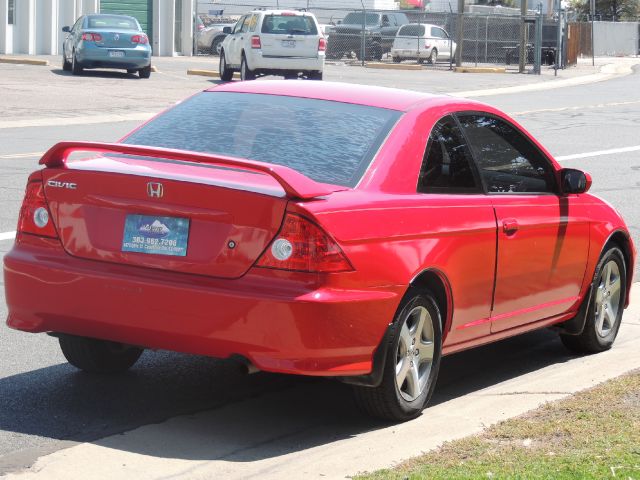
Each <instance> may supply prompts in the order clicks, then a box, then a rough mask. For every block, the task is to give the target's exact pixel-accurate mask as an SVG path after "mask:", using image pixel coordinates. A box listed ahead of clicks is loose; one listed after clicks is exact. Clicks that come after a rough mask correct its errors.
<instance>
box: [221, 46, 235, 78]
mask: <svg viewBox="0 0 640 480" xmlns="http://www.w3.org/2000/svg"><path fill="white" fill-rule="evenodd" d="M218 72H219V74H220V80H222V81H223V82H230V81H231V79H232V78H233V70H231V69H230V68H229V67H228V66H227V59H226V57H225V54H224V50H221V51H220V66H219V67H218Z"/></svg>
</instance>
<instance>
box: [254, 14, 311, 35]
mask: <svg viewBox="0 0 640 480" xmlns="http://www.w3.org/2000/svg"><path fill="white" fill-rule="evenodd" d="M262 33H276V34H283V35H286V34H289V33H296V34H303V35H317V34H318V29H317V28H316V22H314V21H313V18H311V17H310V16H308V15H265V17H264V22H262Z"/></svg>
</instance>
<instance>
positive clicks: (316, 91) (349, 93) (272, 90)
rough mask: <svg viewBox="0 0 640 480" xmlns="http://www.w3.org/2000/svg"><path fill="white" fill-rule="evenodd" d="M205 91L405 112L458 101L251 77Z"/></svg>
mask: <svg viewBox="0 0 640 480" xmlns="http://www.w3.org/2000/svg"><path fill="white" fill-rule="evenodd" d="M206 91H207V92H235V93H256V94H263V95H282V96H288V97H301V98H314V99H318V100H330V101H335V102H343V103H353V104H358V105H368V106H371V107H379V108H388V109H390V110H399V111H408V110H411V109H412V108H414V107H417V106H421V105H424V104H425V103H430V102H433V103H436V102H437V103H441V102H442V101H443V100H447V99H450V100H451V102H456V103H459V102H460V99H454V98H453V97H449V96H447V95H436V94H431V93H423V92H415V91H411V90H400V89H397V88H386V87H375V86H370V85H357V84H353V83H340V82H326V81H323V82H313V81H292V80H264V81H262V80H260V81H255V80H254V81H249V82H229V83H223V84H221V85H218V86H215V87H212V88H209V89H207V90H206Z"/></svg>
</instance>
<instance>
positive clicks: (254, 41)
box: [251, 35, 262, 48]
mask: <svg viewBox="0 0 640 480" xmlns="http://www.w3.org/2000/svg"><path fill="white" fill-rule="evenodd" d="M251 48H262V44H261V43H260V37H259V36H258V35H254V36H253V37H251Z"/></svg>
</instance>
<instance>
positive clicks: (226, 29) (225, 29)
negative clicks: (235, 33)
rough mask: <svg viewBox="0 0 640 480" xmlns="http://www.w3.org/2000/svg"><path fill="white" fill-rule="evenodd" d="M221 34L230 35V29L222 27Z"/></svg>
mask: <svg viewBox="0 0 640 480" xmlns="http://www.w3.org/2000/svg"><path fill="white" fill-rule="evenodd" d="M222 33H226V34H227V35H228V34H230V33H231V27H223V28H222Z"/></svg>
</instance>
